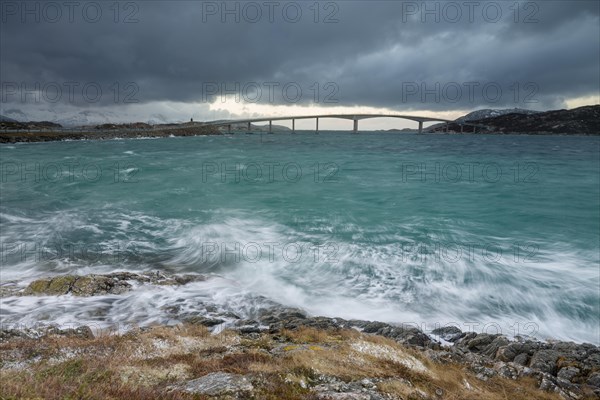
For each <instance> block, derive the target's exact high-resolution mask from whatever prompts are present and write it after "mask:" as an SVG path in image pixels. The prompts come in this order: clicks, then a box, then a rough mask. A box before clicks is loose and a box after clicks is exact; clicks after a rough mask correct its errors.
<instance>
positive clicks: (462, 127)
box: [460, 124, 465, 133]
mask: <svg viewBox="0 0 600 400" xmlns="http://www.w3.org/2000/svg"><path fill="white" fill-rule="evenodd" d="M464 127H465V126H464V125H463V124H460V133H463V130H464Z"/></svg>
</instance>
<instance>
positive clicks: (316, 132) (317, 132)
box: [315, 117, 319, 135]
mask: <svg viewBox="0 0 600 400" xmlns="http://www.w3.org/2000/svg"><path fill="white" fill-rule="evenodd" d="M315 134H317V135H318V134H319V118H318V117H317V130H316V131H315Z"/></svg>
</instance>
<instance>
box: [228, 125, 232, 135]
mask: <svg viewBox="0 0 600 400" xmlns="http://www.w3.org/2000/svg"><path fill="white" fill-rule="evenodd" d="M227 133H229V134H231V124H229V125H227Z"/></svg>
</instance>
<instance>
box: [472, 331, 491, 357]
mask: <svg viewBox="0 0 600 400" xmlns="http://www.w3.org/2000/svg"><path fill="white" fill-rule="evenodd" d="M496 337H497V335H489V334H487V333H480V334H479V335H477V336H475V337H474V338H473V339H471V340H469V341H468V342H467V346H466V347H467V349H469V350H470V351H472V352H475V353H481V352H483V351H484V350H485V349H486V348H487V347H488V346H489V345H490V344H492V342H493V341H494V339H496Z"/></svg>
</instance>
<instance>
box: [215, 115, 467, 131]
mask: <svg viewBox="0 0 600 400" xmlns="http://www.w3.org/2000/svg"><path fill="white" fill-rule="evenodd" d="M313 118H314V119H315V120H316V129H315V133H319V119H322V118H339V119H347V120H352V121H353V122H354V126H353V132H354V133H358V121H360V120H363V119H368V118H400V119H407V120H410V121H415V122H418V123H419V133H423V123H424V122H444V123H445V124H446V126H445V129H446V131H448V124H449V123H451V122H454V121H451V120H447V119H443V118H433V117H418V116H414V115H398V114H319V115H300V116H298V115H295V116H287V117H262V118H246V119H236V120H219V121H209V122H205V123H204V125H209V126H227V130H228V132H229V133H231V126H232V125H239V124H244V123H247V124H248V132H251V128H252V123H253V122H269V133H273V121H283V120H291V121H292V133H296V120H297V119H313ZM459 125H460V127H461V132H462V129H463V125H475V124H469V123H466V122H465V123H461V124H459Z"/></svg>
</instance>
